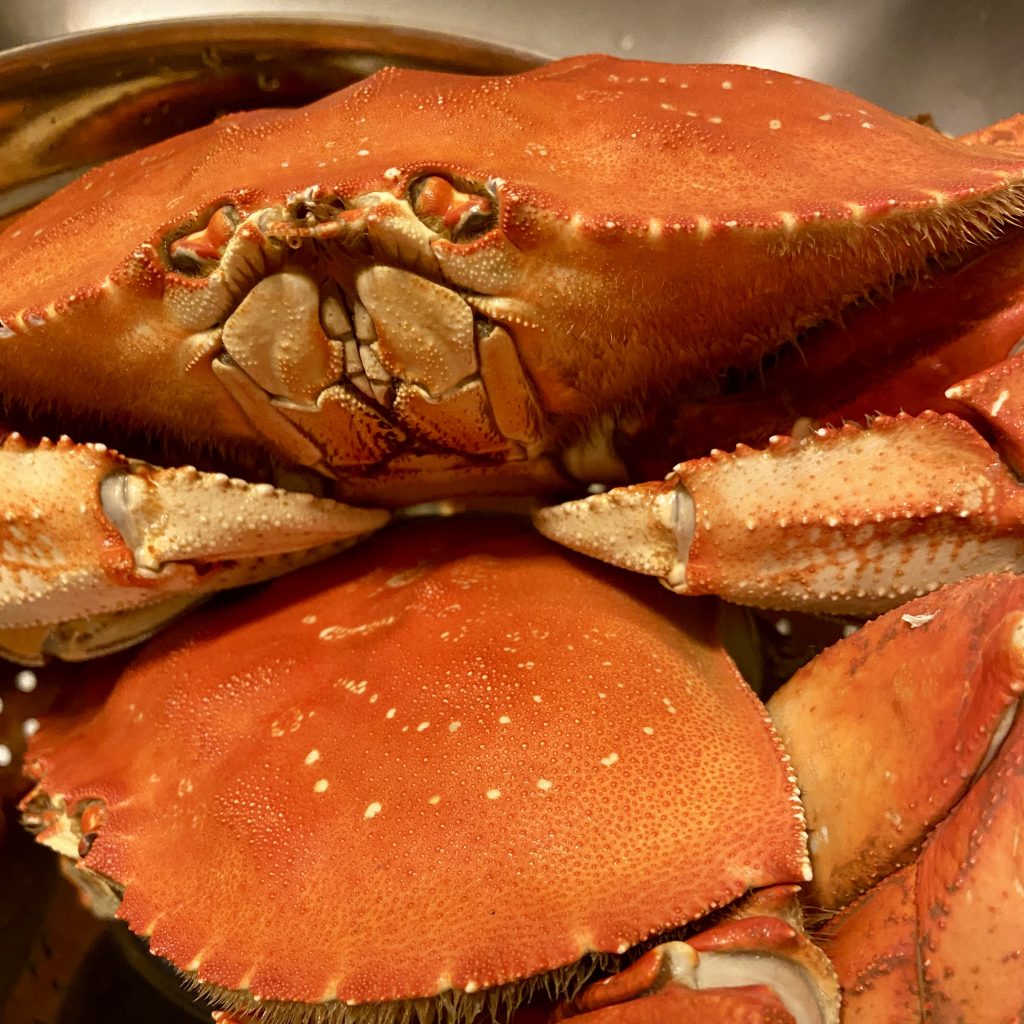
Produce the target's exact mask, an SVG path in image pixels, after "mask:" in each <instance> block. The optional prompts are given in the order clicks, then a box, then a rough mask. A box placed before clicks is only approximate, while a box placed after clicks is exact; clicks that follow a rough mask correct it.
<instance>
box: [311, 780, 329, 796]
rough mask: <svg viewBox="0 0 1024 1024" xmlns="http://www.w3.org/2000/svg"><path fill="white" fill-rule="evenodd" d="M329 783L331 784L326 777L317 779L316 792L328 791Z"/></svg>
mask: <svg viewBox="0 0 1024 1024" xmlns="http://www.w3.org/2000/svg"><path fill="white" fill-rule="evenodd" d="M329 785H330V783H329V782H328V781H327V780H326V779H317V780H316V782H314V783H313V792H314V793H326V792H327V787H328V786H329Z"/></svg>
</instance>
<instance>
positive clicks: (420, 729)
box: [416, 722, 430, 732]
mask: <svg viewBox="0 0 1024 1024" xmlns="http://www.w3.org/2000/svg"><path fill="white" fill-rule="evenodd" d="M429 728H430V723H429V722H420V724H419V725H417V726H416V731H417V732H423V731H424V729H429Z"/></svg>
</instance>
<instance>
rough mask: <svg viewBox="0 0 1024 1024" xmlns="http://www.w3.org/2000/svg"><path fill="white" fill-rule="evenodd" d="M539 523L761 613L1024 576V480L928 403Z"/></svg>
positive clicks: (545, 515) (855, 606)
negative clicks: (927, 409)
mask: <svg viewBox="0 0 1024 1024" xmlns="http://www.w3.org/2000/svg"><path fill="white" fill-rule="evenodd" d="M536 519H537V525H538V527H539V528H540V530H541V532H542V533H544V534H546V535H547V536H549V537H551V538H552V539H554V540H557V541H560V542H561V543H563V544H566V545H568V546H569V547H571V548H574V549H576V550H577V551H582V552H584V553H586V554H590V555H594V556H596V557H598V558H603V559H604V560H605V561H609V562H612V563H613V564H617V565H621V566H624V567H626V568H630V569H633V570H635V571H638V572H643V573H647V574H649V575H654V576H660V577H662V580H663V581H664V582H665V583H666V584H667V585H668V586H669V587H670V588H671V589H672V590H675V591H676V592H677V593H680V594H709V593H711V594H718V595H720V596H722V597H725V598H727V599H729V600H732V601H736V602H738V603H740V604H746V605H754V606H758V607H770V608H782V609H800V610H804V611H810V612H825V613H837V614H849V615H871V614H876V613H878V612H881V611H885V610H887V609H889V608H892V607H894V606H895V605H897V604H899V603H900V602H901V601H904V600H906V599H907V597H908V596H913V595H915V594H920V593H927V592H929V591H932V590H935V589H936V588H938V587H940V586H942V585H943V584H944V583H948V582H952V581H954V580H957V579H961V578H963V577H965V576H970V575H974V574H978V573H983V572H1004V571H1014V572H1019V571H1022V570H1024V489H1022V487H1021V485H1020V484H1019V482H1018V481H1017V479H1016V478H1015V477H1014V476H1013V474H1012V473H1011V471H1010V470H1009V469H1008V467H1007V466H1006V464H1005V463H1004V462H1003V461H1002V460H1001V459H1000V458H999V456H998V455H997V454H996V453H995V452H994V451H993V449H992V448H991V447H990V446H989V445H988V444H987V443H986V442H985V440H984V439H983V438H982V437H981V436H980V435H979V434H978V433H977V431H975V430H974V429H973V428H972V427H970V426H969V425H968V424H967V423H965V422H964V421H963V420H960V419H959V418H957V417H955V416H951V415H945V416H940V415H937V414H934V413H923V414H922V415H920V416H905V415H900V416H896V417H883V416H880V417H878V418H877V419H875V420H874V422H873V423H872V425H871V426H870V428H868V429H862V428H858V427H855V426H853V425H847V426H844V427H842V428H839V429H833V428H822V429H820V430H817V431H815V432H814V433H813V434H811V435H810V436H809V437H806V438H803V439H801V440H795V439H793V438H782V437H774V438H772V440H771V443H770V445H769V447H768V449H767V450H765V451H756V450H754V449H752V448H747V447H745V446H743V445H741V446H740V447H738V448H737V449H736V450H735V452H732V453H725V452H720V451H715V452H712V454H711V455H710V456H709V457H707V458H704V459H696V460H693V461H691V462H686V463H683V464H681V465H679V466H677V467H676V468H675V470H674V471H673V472H672V473H671V474H670V475H669V477H668V478H667V479H666V480H665V481H664V482H660V483H646V484H639V485H635V486H632V487H624V488H617V489H615V490H612V491H609V492H608V493H607V494H601V495H595V496H593V497H591V498H588V499H582V500H579V501H574V502H567V503H565V504H563V505H558V506H555V507H553V508H549V509H544V510H543V511H541V512H539V513H538V514H537V517H536Z"/></svg>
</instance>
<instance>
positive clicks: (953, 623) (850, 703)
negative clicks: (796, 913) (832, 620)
mask: <svg viewBox="0 0 1024 1024" xmlns="http://www.w3.org/2000/svg"><path fill="white" fill-rule="evenodd" d="M1021 692H1024V579H1021V578H1020V577H1017V576H986V577H979V578H976V579H971V580H966V581H964V582H962V583H958V584H954V585H953V586H949V587H945V588H943V589H942V590H940V591H938V592H937V593H935V594H929V595H927V596H926V597H921V598H918V599H917V600H916V601H911V602H910V603H909V604H906V605H904V606H903V607H902V608H898V609H896V610H895V611H892V612H889V613H888V614H887V615H883V616H881V617H880V618H878V619H875V620H874V621H872V622H869V623H867V624H866V625H865V626H863V627H862V628H861V629H860V630H858V631H857V632H856V633H854V634H853V635H852V636H850V637H848V638H847V639H845V640H842V641H840V642H839V643H837V644H835V645H834V646H832V647H830V648H829V649H828V650H826V651H825V652H824V653H822V654H821V655H819V656H818V657H817V658H815V660H814V661H812V662H811V663H810V664H808V665H806V666H805V667H804V668H803V669H801V670H800V671H799V672H797V673H796V674H795V675H794V676H793V678H792V679H791V680H790V681H789V682H788V683H786V685H785V686H783V687H782V688H781V689H780V690H779V691H778V692H777V693H776V694H775V695H774V696H773V697H772V698H771V700H770V701H769V711H770V712H771V714H772V718H773V720H774V722H775V724H776V727H777V728H778V729H779V732H780V733H781V735H782V737H783V742H784V743H785V745H786V749H787V750H788V752H789V754H790V756H791V757H792V759H793V763H794V766H795V768H796V770H797V774H798V777H799V779H800V787H801V791H802V795H803V800H804V808H805V811H806V813H807V818H808V828H809V834H810V847H811V851H812V858H813V859H812V863H813V866H814V879H813V881H812V882H811V883H810V886H809V889H808V892H809V898H810V899H811V900H812V901H813V902H814V903H815V904H816V905H818V906H822V907H826V908H835V907H840V906H843V905H845V904H846V903H848V902H850V900H851V899H852V898H853V897H854V896H856V895H857V894H858V893H861V892H864V891H865V890H866V889H868V888H870V887H871V886H872V885H874V884H875V883H876V882H878V881H879V880H880V879H882V878H883V877H884V876H885V875H887V874H889V873H890V872H892V871H894V870H896V869H897V868H899V867H901V866H902V865H903V864H905V863H907V861H908V860H910V859H911V858H912V857H913V856H914V855H915V853H916V850H917V849H918V848H919V846H920V844H921V842H922V841H923V840H924V839H925V837H926V836H927V835H928V834H929V832H930V831H931V830H932V829H933V828H934V827H935V826H936V824H937V823H938V822H940V821H941V820H942V819H943V818H944V817H945V816H946V815H947V814H948V813H949V811H950V808H952V807H953V806H955V805H956V804H957V802H958V801H960V800H961V799H962V798H963V797H964V794H965V793H967V792H968V790H969V789H970V787H971V785H972V784H973V782H974V780H976V779H977V778H978V777H979V776H980V775H981V774H982V772H984V771H985V769H986V767H987V766H988V765H989V764H990V762H991V761H992V759H993V758H994V757H995V756H996V755H997V753H998V752H999V751H1000V749H1001V744H1003V742H1004V741H1005V739H1006V735H1007V730H1008V729H1009V728H1010V726H1011V723H1012V722H1013V721H1014V720H1015V717H1016V716H1017V711H1018V706H1019V703H1020V694H1021ZM922 708H925V709H927V711H928V713H927V714H921V709H922ZM867 750H870V751H871V762H870V764H869V765H863V764H862V765H861V766H860V767H859V768H858V770H857V771H851V770H850V766H851V764H853V763H856V762H858V761H861V760H862V759H863V752H864V751H867Z"/></svg>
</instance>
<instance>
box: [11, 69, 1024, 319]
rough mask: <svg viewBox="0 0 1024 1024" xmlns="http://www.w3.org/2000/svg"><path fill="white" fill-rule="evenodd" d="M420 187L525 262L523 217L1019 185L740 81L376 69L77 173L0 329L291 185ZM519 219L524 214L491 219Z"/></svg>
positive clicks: (861, 113)
mask: <svg viewBox="0 0 1024 1024" xmlns="http://www.w3.org/2000/svg"><path fill="white" fill-rule="evenodd" d="M434 171H441V172H442V173H464V174H466V175H468V176H470V177H471V178H473V179H476V180H479V181H485V180H487V179H488V178H491V177H497V178H500V179H501V180H502V181H503V182H504V183H505V187H504V191H503V201H502V205H503V207H504V208H505V210H506V222H505V225H504V226H505V229H506V231H507V232H509V233H510V234H511V236H512V237H513V238H515V239H516V241H517V243H518V244H520V245H525V246H526V247H527V248H528V247H529V244H530V238H531V232H532V231H533V230H534V229H535V227H536V217H538V216H539V218H540V219H541V220H543V218H544V217H545V216H550V217H551V218H554V219H560V218H564V219H569V218H573V219H574V221H575V222H576V223H577V224H579V225H581V226H584V225H585V226H586V227H587V228H589V229H591V230H594V231H596V232H598V233H603V234H607V235H608V237H609V240H610V241H613V242H614V241H616V240H618V241H622V240H624V238H625V233H628V232H633V233H639V235H640V236H641V237H643V236H645V235H646V234H647V233H648V232H652V231H654V232H655V238H656V237H657V235H658V234H659V233H660V232H662V231H663V230H664V231H673V230H679V231H683V232H685V233H690V232H696V233H698V234H700V233H703V232H705V231H710V230H726V231H728V230H729V229H731V228H733V227H736V226H739V227H758V228H762V229H767V230H769V231H772V232H779V231H782V232H785V231H788V230H791V229H793V228H794V227H796V226H797V225H799V224H802V223H810V224H814V223H818V222H828V221H837V222H853V221H856V220H858V219H860V218H863V217H864V216H885V215H888V214H891V213H894V212H902V211H905V210H917V211H925V210H929V211H932V212H933V213H934V214H935V220H936V221H937V222H939V221H941V220H942V219H943V218H942V216H941V212H942V209H943V208H945V207H948V206H950V205H951V204H955V203H956V202H960V201H969V200H977V199H981V198H982V197H984V196H986V195H988V194H991V193H994V192H997V191H999V190H1001V189H1002V188H1004V187H1005V186H1006V184H1007V183H1008V182H1017V181H1019V180H1020V178H1021V175H1022V171H1024V156H1022V155H1021V154H1020V153H1019V152H1016V153H1015V152H1014V151H1013V150H1007V149H1000V148H996V147H989V146H982V145H977V146H970V147H968V146H963V145H961V144H959V143H957V142H955V141H953V140H950V139H947V138H945V137H943V136H942V135H940V134H939V133H937V132H935V131H932V130H930V129H927V128H924V127H922V126H920V125H918V124H914V123H912V122H910V121H907V120H905V119H903V118H900V117H896V116H894V115H893V114H890V113H888V112H886V111H884V110H882V109H881V108H879V107H876V106H874V105H873V104H870V103H868V102H867V101H866V100H862V99H860V98H858V97H856V96H853V95H852V94H850V93H846V92H842V91H840V90H837V89H833V88H830V87H829V86H825V85H820V84H817V83H815V82H810V81H807V80H804V79H799V78H794V77H791V76H788V75H784V74H780V73H778V72H770V71H762V70H759V69H756V68H749V67H737V66H731V65H668V64H653V63H644V62H633V61H619V60H616V59H614V58H611V57H601V56H588V57H575V58H571V59H568V60H564V61H559V62H556V63H554V64H552V65H550V66H548V67H545V68H540V69H538V70H535V71H530V72H527V73H525V74H521V75H516V76H511V77H500V78H476V77H469V76H460V75H445V74H438V73H429V72H418V71H409V70H398V69H394V68H389V69H386V70H384V71H381V72H379V73H378V74H376V75H373V76H372V77H370V78H369V79H367V80H366V81H365V82H363V83H361V84H359V85H357V86H353V87H352V88H349V89H346V90H343V91H342V92H340V93H337V94H335V95H334V96H331V97H328V98H327V99H325V100H322V101H320V102H319V103H315V104H313V105H312V106H309V107H306V108H304V109H302V110H298V111H261V112H256V113H247V114H240V115H234V116H231V117H229V118H225V119H222V120H221V121H219V122H217V123H216V124H214V125H211V126H208V127H206V128H202V129H199V130H198V131H195V132H189V133H187V134H185V135H181V136H178V137H177V138H174V139H170V140H168V141H165V142H162V143H160V144H159V145H156V146H153V147H150V148H149V149H146V150H143V151H140V152H138V153H135V154H131V155H129V156H127V157H124V158H122V159H120V160H117V161H115V162H113V163H111V164H109V165H106V166H104V167H101V168H98V169H97V170H95V171H92V172H90V173H89V174H87V175H86V176H85V177H84V178H83V179H82V180H81V181H79V182H76V183H74V184H73V185H72V186H70V187H69V188H68V189H65V190H64V191H62V192H61V193H60V194H59V195H58V196H56V197H54V198H53V199H51V200H49V201H48V202H45V203H43V204H41V205H40V206H39V207H38V208H37V209H36V210H34V211H32V212H31V213H30V214H29V215H28V216H27V217H26V218H25V219H23V220H22V221H20V222H19V223H18V224H17V225H15V226H14V228H12V229H11V230H10V231H9V232H8V233H7V235H6V237H5V238H4V240H3V241H0V252H2V253H3V260H4V264H5V267H6V270H5V273H4V277H3V282H2V285H0V315H6V314H10V313H14V312H17V311H19V310H22V309H25V308H30V307H35V308H38V309H39V310H42V308H43V306H44V305H45V304H46V303H47V302H53V301H57V300H59V299H62V298H63V297H65V296H68V295H71V294H77V295H79V296H81V295H83V294H89V293H91V292H92V291H93V289H94V288H95V287H96V286H98V285H99V284H100V282H101V281H102V280H103V278H104V276H105V275H107V274H109V273H111V272H112V271H114V270H115V269H116V268H117V267H118V266H120V265H121V264H122V263H123V262H124V261H126V260H129V258H130V257H131V255H132V253H133V252H134V251H135V250H136V249H137V247H138V246H140V245H155V246H160V245H161V244H162V243H163V240H164V236H165V233H166V232H167V231H169V230H171V229H174V228H176V227H178V226H179V225H181V224H184V223H186V222H188V220H189V219H190V218H191V217H192V216H193V215H194V213H195V212H196V211H197V210H198V211H207V212H210V211H212V210H213V209H214V208H216V206H218V205H220V204H221V203H223V202H225V201H229V200H230V201H234V202H235V203H236V204H237V205H238V206H239V207H240V208H244V209H246V210H251V209H254V208H257V207H260V206H262V205H266V204H267V203H271V202H281V201H283V200H284V199H285V198H286V197H288V196H289V195H293V194H295V193H297V192H300V191H301V190H303V189H306V188H308V187H310V186H311V185H320V186H323V187H324V188H325V189H327V190H332V189H333V190H336V191H337V192H338V193H339V194H341V195H345V196H352V195H358V194H361V193H364V192H367V191H376V190H382V191H388V192H394V193H396V194H402V193H403V192H404V190H405V187H406V185H407V183H408V182H409V180H410V179H411V178H413V177H415V176H417V175H419V174H421V173H424V172H434ZM812 172H813V173H812ZM521 204H526V205H528V206H535V207H536V208H537V210H536V214H534V215H532V216H531V215H526V216H524V217H522V218H520V217H518V216H515V215H513V214H512V213H510V212H509V211H511V210H513V209H514V208H516V207H517V206H519V205H521ZM652 223H653V224H654V225H656V228H652ZM57 253H59V255H60V258H59V259H57V258H53V257H54V256H55V254H57ZM143 263H145V260H143ZM137 272H138V273H141V271H137ZM29 326H31V322H29Z"/></svg>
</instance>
